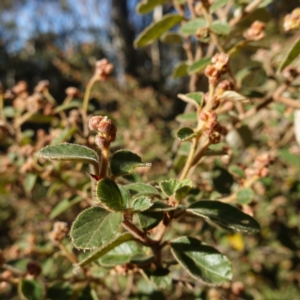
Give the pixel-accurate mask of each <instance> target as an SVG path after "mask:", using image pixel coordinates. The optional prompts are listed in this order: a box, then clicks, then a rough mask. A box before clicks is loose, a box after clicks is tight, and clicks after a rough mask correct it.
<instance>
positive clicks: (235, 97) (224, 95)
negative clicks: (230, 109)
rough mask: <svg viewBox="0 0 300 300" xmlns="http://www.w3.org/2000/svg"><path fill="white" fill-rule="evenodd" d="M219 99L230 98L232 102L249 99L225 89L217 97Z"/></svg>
mask: <svg viewBox="0 0 300 300" xmlns="http://www.w3.org/2000/svg"><path fill="white" fill-rule="evenodd" d="M218 98H219V99H220V100H230V101H233V102H242V103H248V102H249V99H247V98H246V97H245V96H243V95H241V94H239V93H237V92H235V91H225V92H223V93H222V94H221V95H220V96H219V97H218Z"/></svg>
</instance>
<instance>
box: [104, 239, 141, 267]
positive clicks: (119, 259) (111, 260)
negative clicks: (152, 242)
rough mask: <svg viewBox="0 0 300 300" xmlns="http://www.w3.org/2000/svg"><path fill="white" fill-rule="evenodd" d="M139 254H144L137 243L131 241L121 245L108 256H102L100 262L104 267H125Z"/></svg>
mask: <svg viewBox="0 0 300 300" xmlns="http://www.w3.org/2000/svg"><path fill="white" fill-rule="evenodd" d="M137 254H143V252H142V250H141V249H140V247H139V246H138V245H137V243H136V242H133V241H129V242H125V243H122V244H120V245H119V246H117V247H115V248H114V249H112V250H111V251H109V252H108V253H107V254H105V255H104V256H102V257H101V258H100V260H99V262H100V264H101V265H102V266H104V267H114V266H117V265H124V264H126V263H129V262H130V261H131V258H132V257H134V256H135V255H137Z"/></svg>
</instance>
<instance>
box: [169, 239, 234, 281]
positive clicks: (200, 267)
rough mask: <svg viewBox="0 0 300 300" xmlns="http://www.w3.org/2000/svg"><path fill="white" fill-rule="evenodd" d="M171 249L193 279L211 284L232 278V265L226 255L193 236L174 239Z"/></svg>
mask: <svg viewBox="0 0 300 300" xmlns="http://www.w3.org/2000/svg"><path fill="white" fill-rule="evenodd" d="M171 250H172V253H173V255H174V257H175V259H176V260H177V261H178V262H179V264H180V265H181V266H182V267H183V268H184V269H185V270H186V271H187V272H188V273H189V274H190V275H191V276H192V277H194V278H195V279H199V280H201V281H203V282H205V283H208V284H213V285H221V284H223V283H225V282H228V281H229V280H231V279H232V266H231V263H230V261H229V260H228V259H227V257H226V256H225V255H223V254H221V253H220V252H219V251H217V250H216V249H214V248H213V247H210V246H208V245H206V244H203V243H202V242H201V241H199V240H197V239H195V238H192V237H180V238H177V239H174V240H172V242H171Z"/></svg>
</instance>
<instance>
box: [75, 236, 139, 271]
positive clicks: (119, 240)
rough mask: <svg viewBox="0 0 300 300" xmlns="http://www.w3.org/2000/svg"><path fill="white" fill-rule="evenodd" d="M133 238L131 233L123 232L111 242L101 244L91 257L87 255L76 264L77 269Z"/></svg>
mask: <svg viewBox="0 0 300 300" xmlns="http://www.w3.org/2000/svg"><path fill="white" fill-rule="evenodd" d="M133 239H134V237H133V235H132V234H131V233H129V232H125V233H123V234H121V235H119V236H117V237H116V238H114V239H113V240H110V241H108V242H107V243H105V244H103V245H102V246H101V248H100V249H97V250H95V251H94V252H93V253H92V254H91V255H89V256H88V257H87V258H85V259H84V260H82V261H81V262H79V263H78V265H77V267H85V266H87V265H88V264H90V263H92V262H94V261H96V260H98V259H99V258H100V257H102V256H103V255H105V254H106V253H108V252H109V251H111V250H113V249H114V248H116V247H117V246H119V245H121V244H122V243H125V242H127V241H130V240H133Z"/></svg>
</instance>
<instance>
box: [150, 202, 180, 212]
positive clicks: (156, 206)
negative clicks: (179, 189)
mask: <svg viewBox="0 0 300 300" xmlns="http://www.w3.org/2000/svg"><path fill="white" fill-rule="evenodd" d="M175 209H176V207H175V206H170V205H168V204H166V203H165V202H163V201H160V200H157V201H154V202H152V206H151V208H150V209H149V211H151V212H154V211H165V212H166V211H171V210H175Z"/></svg>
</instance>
